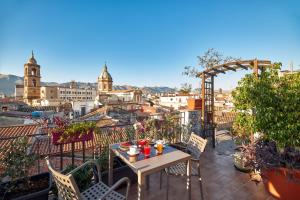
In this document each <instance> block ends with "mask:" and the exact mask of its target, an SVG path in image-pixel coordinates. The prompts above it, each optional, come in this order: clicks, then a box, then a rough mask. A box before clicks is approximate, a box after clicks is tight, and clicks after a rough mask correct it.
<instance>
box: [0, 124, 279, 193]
mask: <svg viewBox="0 0 300 200" xmlns="http://www.w3.org/2000/svg"><path fill="white" fill-rule="evenodd" d="M28 128H30V130H32V129H33V128H34V127H32V126H28ZM132 130H134V129H133V127H132V125H125V126H107V127H102V128H98V129H97V130H96V131H95V132H94V139H93V140H91V141H86V142H76V143H73V144H61V145H55V144H53V143H52V139H51V138H50V137H49V136H48V135H49V133H48V132H49V131H50V129H48V130H46V129H42V130H41V131H40V133H39V134H34V135H31V132H30V131H28V132H27V137H28V138H29V141H30V144H31V145H30V149H29V150H30V153H31V154H33V155H36V156H37V157H38V159H37V160H36V161H35V162H36V163H35V165H34V167H32V168H31V169H30V175H35V174H41V173H43V172H47V171H48V168H47V166H46V163H45V160H44V157H45V156H49V157H50V160H51V163H52V165H53V166H54V168H55V169H56V170H58V171H60V170H63V169H65V168H66V167H67V166H69V165H70V164H73V165H77V166H79V165H81V164H83V163H84V162H85V161H87V160H90V159H94V158H100V157H101V156H103V155H104V151H106V150H107V147H108V145H109V144H113V143H118V142H122V141H126V140H127V135H128V134H127V132H128V131H132ZM182 133H184V132H183V131H182V130H181V132H173V134H174V137H173V138H172V142H173V143H174V142H178V141H179V140H180V139H179V138H183V137H182ZM18 137H19V136H18V135H17V136H12V137H8V136H6V137H3V138H1V141H0V145H2V146H1V149H2V150H1V156H3V155H4V154H5V151H6V150H7V149H8V146H9V145H10V144H11V142H12V141H14V140H16V139H17V138H18ZM104 162H107V160H105V161H104ZM200 168H201V177H202V181H203V195H204V199H273V198H272V197H271V196H270V195H269V194H268V193H267V192H266V191H265V189H264V187H263V184H262V183H260V184H256V183H255V182H252V181H250V178H249V175H248V174H247V173H243V172H240V171H238V170H236V169H235V168H234V166H233V159H232V156H230V155H225V154H223V155H220V152H219V151H217V149H214V148H212V147H211V145H210V144H208V145H207V146H206V150H205V151H204V153H203V154H201V164H200ZM169 178H170V179H169V199H188V196H187V195H188V192H187V190H186V189H185V188H186V179H185V177H180V176H169ZM149 179H150V180H149V183H150V184H149V189H147V190H146V192H145V198H144V199H157V198H165V197H166V175H163V178H162V189H159V181H160V173H155V174H152V175H150V178H149ZM191 185H192V187H191V188H192V199H199V198H200V187H199V182H198V180H197V177H192V182H191ZM124 191H125V188H121V189H119V190H118V192H121V193H124ZM54 196H55V195H54V194H53V193H52V192H50V193H49V199H51V198H53V197H54ZM129 199H137V183H135V182H133V183H132V185H131V189H130V192H129Z"/></svg>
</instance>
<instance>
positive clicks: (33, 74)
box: [31, 68, 36, 76]
mask: <svg viewBox="0 0 300 200" xmlns="http://www.w3.org/2000/svg"><path fill="white" fill-rule="evenodd" d="M31 75H32V76H36V69H34V68H33V69H32V70H31Z"/></svg>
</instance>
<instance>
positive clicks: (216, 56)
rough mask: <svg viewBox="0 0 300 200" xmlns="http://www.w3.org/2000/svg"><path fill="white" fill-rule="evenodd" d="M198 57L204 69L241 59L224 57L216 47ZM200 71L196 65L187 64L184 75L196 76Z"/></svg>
mask: <svg viewBox="0 0 300 200" xmlns="http://www.w3.org/2000/svg"><path fill="white" fill-rule="evenodd" d="M197 58H198V65H199V66H200V68H202V69H208V68H211V67H213V66H215V65H219V64H222V63H226V62H230V61H234V60H240V59H237V58H233V57H230V56H229V57H224V56H223V55H222V54H221V53H219V52H218V51H217V50H215V49H214V48H210V49H208V50H207V51H206V52H204V54H203V55H202V56H197ZM198 73H199V70H198V69H197V68H195V67H191V66H185V67H184V72H183V75H186V76H190V77H196V76H197V74H198Z"/></svg>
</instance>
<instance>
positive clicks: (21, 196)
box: [0, 173, 52, 200]
mask: <svg viewBox="0 0 300 200" xmlns="http://www.w3.org/2000/svg"><path fill="white" fill-rule="evenodd" d="M29 179H30V182H31V183H32V184H33V185H36V186H37V187H36V188H35V189H32V190H30V189H29V190H24V189H23V188H24V184H25V183H24V179H20V180H17V182H16V184H15V185H18V190H15V189H13V190H12V191H9V192H6V190H5V188H7V187H8V185H10V184H11V183H10V182H6V183H2V184H1V185H0V197H1V200H2V199H3V200H48V193H49V191H50V189H51V186H52V182H51V178H50V174H49V173H42V174H38V175H35V176H31V177H30V178H29ZM22 189H23V190H22Z"/></svg>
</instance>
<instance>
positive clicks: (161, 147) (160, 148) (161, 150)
mask: <svg viewBox="0 0 300 200" xmlns="http://www.w3.org/2000/svg"><path fill="white" fill-rule="evenodd" d="M163 149H164V145H163V144H162V143H160V142H159V143H157V144H156V150H157V153H159V154H161V153H163Z"/></svg>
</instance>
